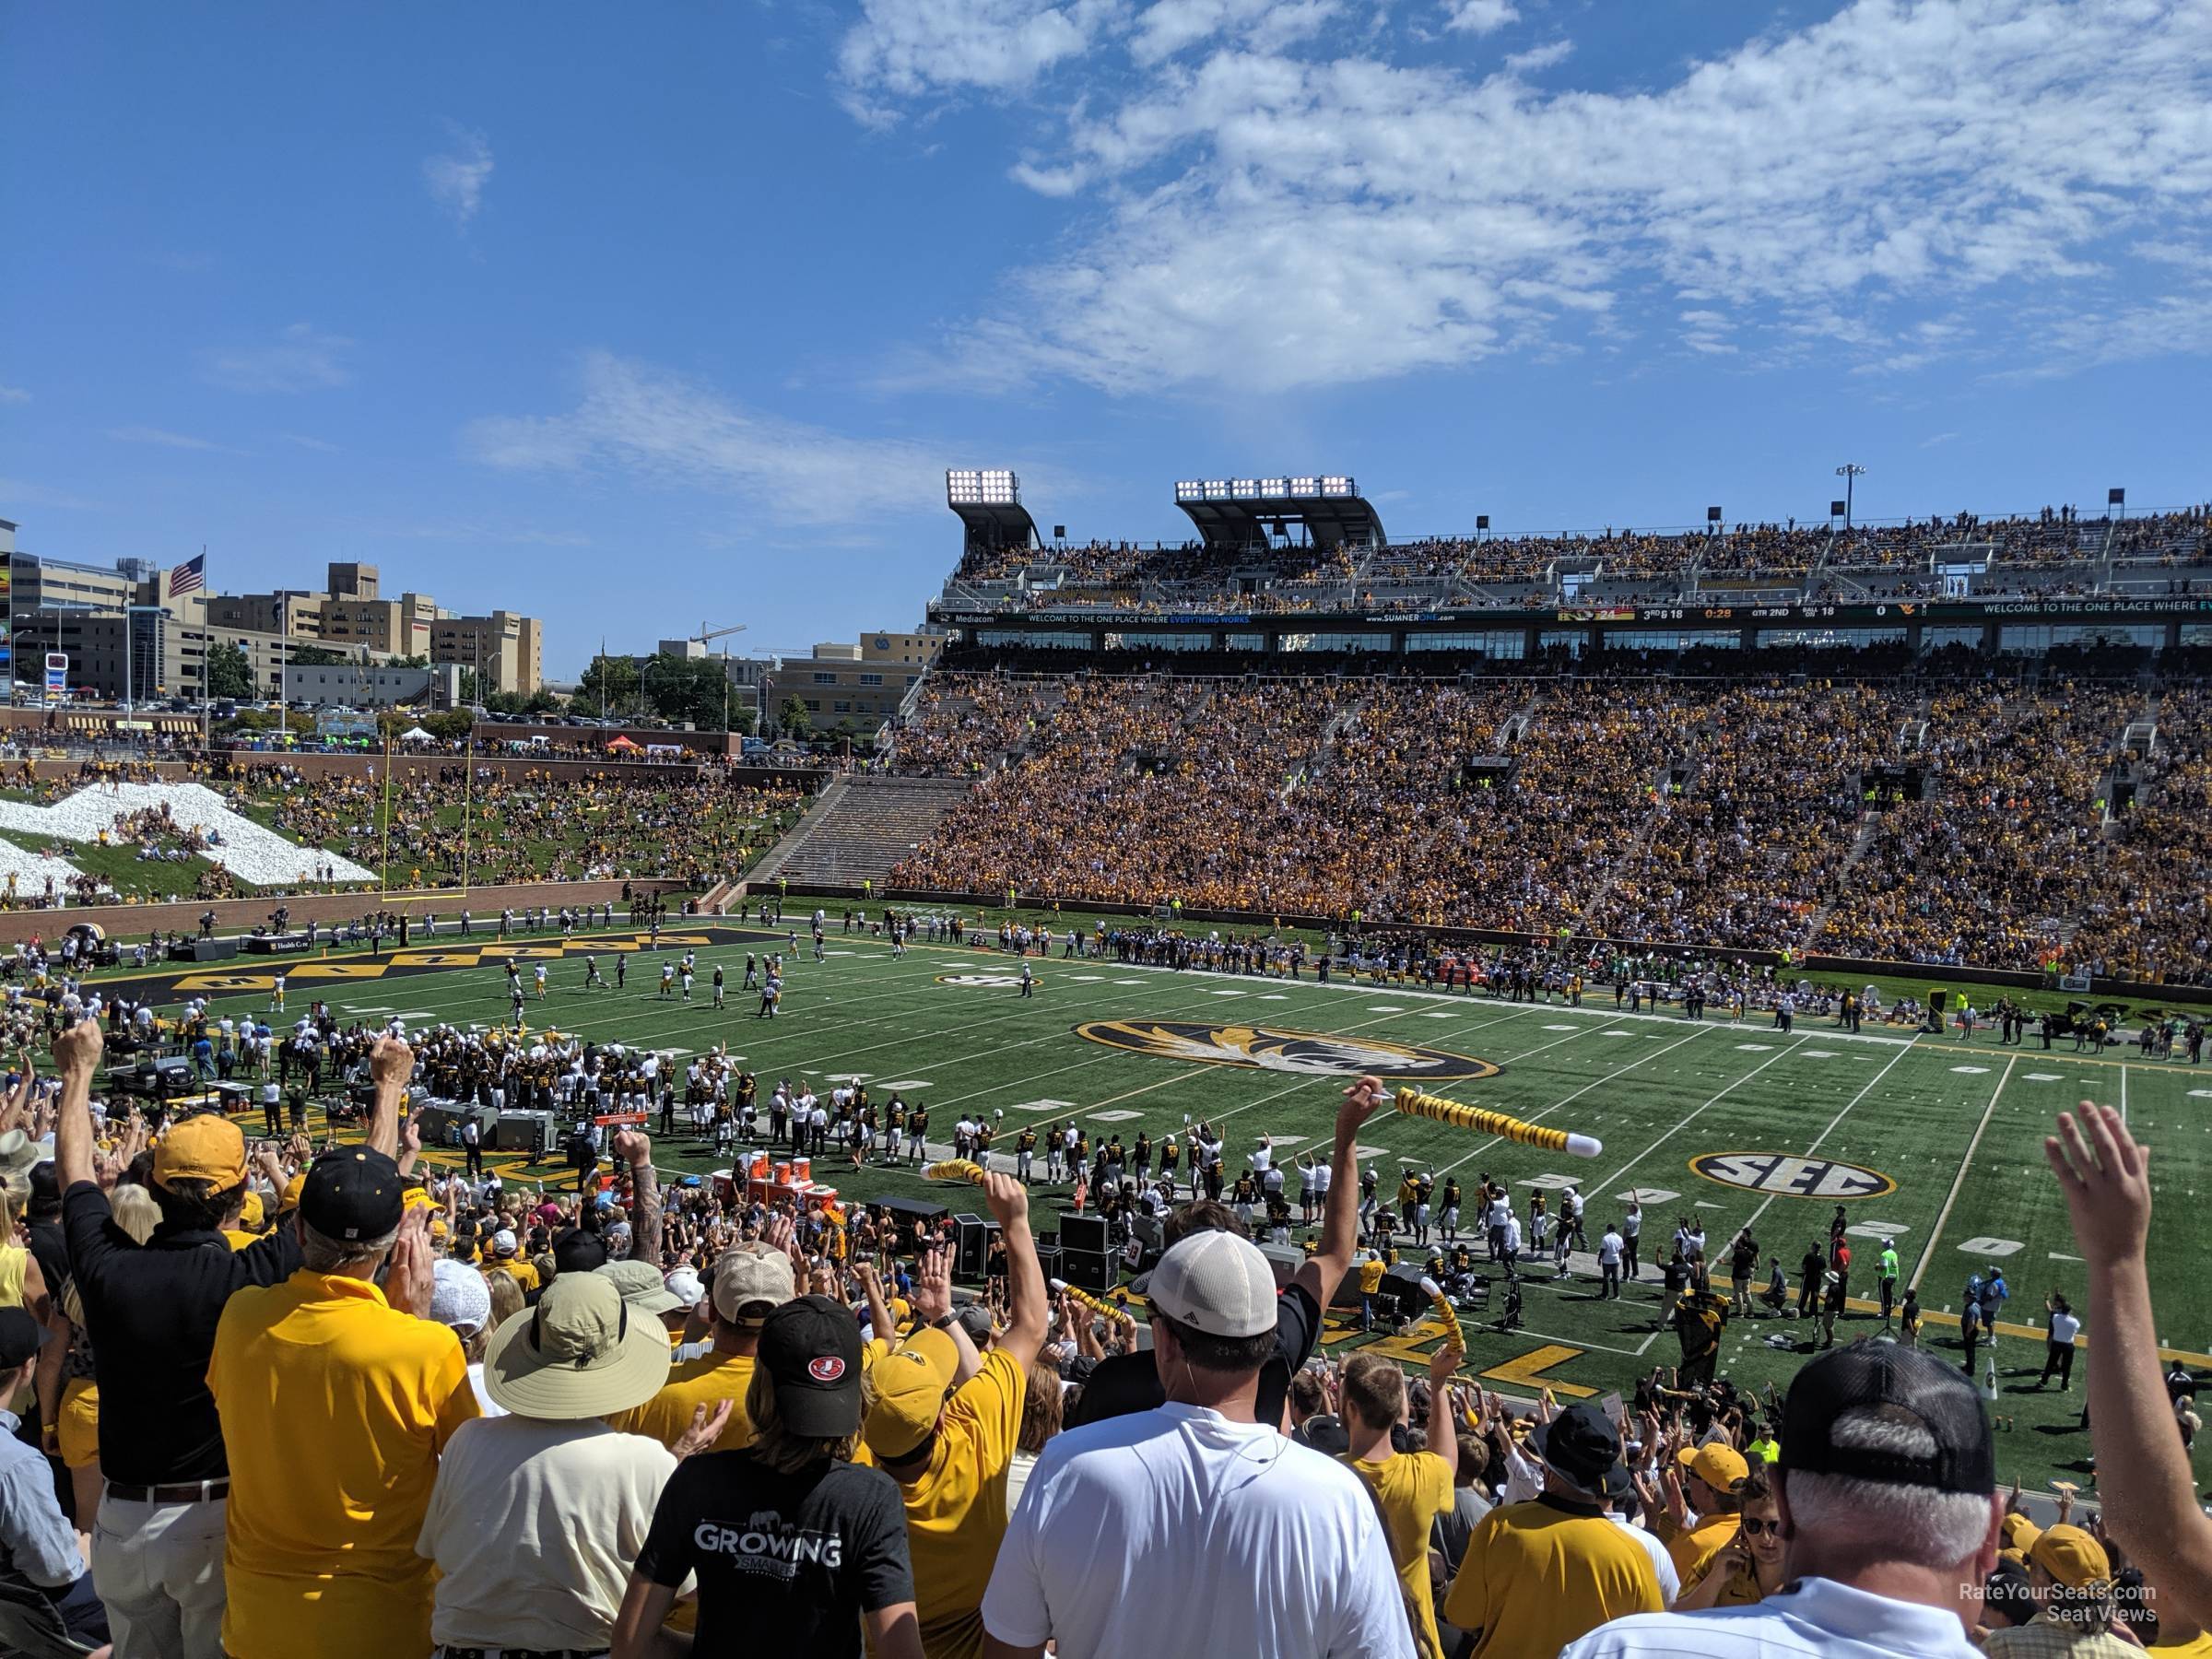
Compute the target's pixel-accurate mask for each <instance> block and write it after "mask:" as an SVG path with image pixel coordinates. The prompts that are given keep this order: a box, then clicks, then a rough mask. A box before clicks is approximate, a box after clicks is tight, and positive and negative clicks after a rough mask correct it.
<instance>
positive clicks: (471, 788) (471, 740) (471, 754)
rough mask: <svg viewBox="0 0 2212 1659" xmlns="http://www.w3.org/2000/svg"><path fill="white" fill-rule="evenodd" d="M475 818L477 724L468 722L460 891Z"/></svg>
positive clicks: (479, 688) (479, 692)
mask: <svg viewBox="0 0 2212 1659" xmlns="http://www.w3.org/2000/svg"><path fill="white" fill-rule="evenodd" d="M483 689H484V687H483V681H482V679H481V677H479V678H478V680H477V695H478V696H479V697H480V696H481V695H482V694H483ZM476 819H477V724H476V722H475V721H474V720H473V719H472V720H471V721H470V722H469V724H468V771H467V773H466V775H465V781H464V782H463V783H462V785H461V891H462V893H463V894H464V895H465V894H466V893H467V892H468V832H469V830H470V829H471V828H473V827H474V825H475V823H476Z"/></svg>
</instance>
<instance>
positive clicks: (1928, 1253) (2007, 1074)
mask: <svg viewBox="0 0 2212 1659" xmlns="http://www.w3.org/2000/svg"><path fill="white" fill-rule="evenodd" d="M2019 1063H2020V1057H2019V1056H2018V1054H2015V1055H2014V1056H2013V1057H2012V1058H2011V1059H2009V1060H2007V1061H2006V1062H2005V1070H2004V1073H2003V1075H2002V1076H2000V1077H1998V1078H1997V1086H1996V1088H1994V1089H1993V1090H1991V1091H1990V1096H1989V1104H1988V1105H1986V1106H1984V1107H1983V1108H1982V1121H1981V1122H1980V1123H1979V1124H1975V1125H1974V1138H1973V1139H1972V1140H1971V1141H1969V1142H1967V1143H1966V1156H1965V1157H1964V1158H1962V1159H1959V1173H1958V1174H1956V1175H1954V1176H1952V1177H1951V1190H1950V1194H1949V1195H1948V1196H1947V1197H1946V1198H1945V1199H1944V1201H1943V1208H1942V1210H1941V1211H1940V1212H1939V1213H1938V1214H1937V1216H1936V1218H1935V1226H1934V1227H1932V1228H1931V1229H1929V1230H1928V1246H1927V1248H1926V1249H1925V1250H1924V1251H1922V1252H1921V1253H1920V1265H1918V1266H1917V1267H1915V1268H1913V1269H1912V1279H1911V1281H1910V1282H1909V1283H1908V1285H1907V1286H1906V1288H1908V1289H1912V1290H1917V1289H1919V1288H1920V1281H1921V1277H1922V1276H1923V1275H1924V1274H1925V1273H1926V1272H1927V1270H1928V1265H1929V1264H1930V1263H1931V1262H1933V1261H1934V1260H1935V1246H1936V1244H1937V1243H1938V1242H1939V1241H1941V1240H1942V1238H1943V1229H1944V1224H1945V1223H1946V1222H1947V1221H1949V1220H1950V1218H1951V1206H1953V1205H1955V1204H1957V1203H1958V1202H1959V1189H1960V1188H1961V1187H1963V1186H1965V1185H1966V1172H1967V1171H1969V1170H1971V1168H1973V1164H1974V1148H1975V1147H1979V1146H1980V1145H1981V1144H1982V1132H1983V1130H1984V1129H1987V1128H1988V1127H1989V1119H1990V1114H1991V1113H1993V1112H1995V1111H1996V1109H1997V1097H1998V1096H1999V1095H2001V1094H2003V1093H2004V1092H2005V1085H2006V1084H2007V1083H2009V1082H2011V1081H2012V1068H2013V1067H2014V1066H2016V1065H2018V1064H2019Z"/></svg>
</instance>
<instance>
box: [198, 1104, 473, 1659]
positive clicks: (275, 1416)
mask: <svg viewBox="0 0 2212 1659" xmlns="http://www.w3.org/2000/svg"><path fill="white" fill-rule="evenodd" d="M401 1207H402V1206H401V1203H400V1177H399V1170H398V1166H397V1165H396V1164H394V1162H393V1160H392V1159H390V1158H389V1157H387V1156H386V1155H385V1154H383V1153H382V1152H378V1151H373V1150H371V1149H370V1148H368V1147H347V1148H344V1149H341V1150H335V1151H331V1152H326V1153H324V1155H323V1156H322V1157H321V1158H319V1159H316V1160H315V1162H314V1163H313V1164H312V1165H311V1166H310V1167H309V1170H308V1171H307V1180H306V1182H305V1184H304V1186H303V1187H302V1189H301V1192H300V1215H299V1218H298V1220H297V1222H296V1223H295V1225H296V1226H298V1228H299V1229H300V1246H301V1250H302V1253H303V1254H304V1256H305V1258H306V1265H304V1266H303V1267H301V1268H300V1271H299V1272H297V1273H295V1274H293V1275H292V1277H290V1278H288V1279H287V1280H285V1281H284V1283H282V1284H280V1285H271V1286H267V1287H265V1288H262V1287H255V1288H248V1289H244V1290H241V1291H239V1292H237V1293H236V1294H235V1295H233V1296H232V1297H231V1298H230V1300H229V1301H228V1302H227V1303H226V1304H224V1307H223V1313H222V1319H221V1321H220V1323H219V1324H218V1325H217V1326H216V1333H215V1351H214V1355H213V1357H212V1359H210V1360H209V1362H208V1367H207V1386H208V1388H209V1390H210V1391H211V1392H212V1393H213V1394H214V1395H215V1403H216V1410H217V1412H218V1415H219V1416H220V1418H221V1421H222V1429H223V1443H224V1446H225V1448H226V1449H227V1451H228V1452H229V1460H230V1503H229V1518H228V1532H227V1537H226V1542H225V1546H224V1557H223V1578H224V1584H225V1588H226V1592H227V1597H228V1599H227V1602H226V1605H225V1607H224V1612H223V1649H224V1652H225V1653H229V1654H230V1655H231V1656H232V1659H290V1656H291V1655H293V1654H296V1653H314V1654H315V1655H317V1659H384V1656H385V1655H389V1654H392V1653H427V1652H428V1651H429V1642H430V1594H431V1580H430V1568H429V1563H428V1562H427V1561H425V1560H423V1559H421V1558H420V1557H419V1556H418V1555H417V1554H416V1553H415V1540H416V1537H417V1535H418V1534H419V1533H420V1532H421V1530H422V1520H423V1515H424V1513H425V1512H426V1511H427V1509H428V1507H429V1498H430V1489H431V1487H432V1486H433V1485H434V1483H435V1482H436V1479H437V1475H438V1456H439V1453H440V1452H441V1450H442V1449H443V1447H444V1445H445V1443H446V1441H448V1440H449V1439H451V1438H452V1436H453V1432H454V1430H457V1429H459V1428H460V1427H461V1425H462V1424H463V1423H465V1422H466V1421H468V1420H469V1419H470V1418H474V1417H476V1416H477V1396H476V1392H475V1390H473V1389H472V1388H471V1387H470V1386H469V1383H468V1363H467V1360H466V1359H465V1357H464V1355H463V1353H462V1348H461V1343H460V1339H459V1338H458V1337H456V1336H455V1335H453V1332H452V1331H451V1330H449V1329H448V1328H447V1327H446V1326H444V1325H441V1324H432V1323H431V1322H430V1321H429V1320H428V1319H425V1318H418V1317H417V1316H416V1310H418V1309H427V1308H428V1307H429V1286H430V1278H431V1275H430V1266H431V1260H430V1252H429V1241H428V1238H427V1234H428V1231H429V1228H428V1225H427V1222H428V1217H427V1214H426V1213H424V1212H421V1211H418V1212H416V1213H415V1214H414V1215H412V1216H410V1217H409V1218H408V1219H407V1220H406V1223H405V1225H403V1224H402V1221H401ZM387 1254H389V1255H391V1257H392V1258H393V1264H392V1272H391V1275H390V1277H389V1288H390V1291H391V1295H392V1298H393V1300H391V1301H389V1302H388V1301H387V1300H385V1294H386V1293H385V1291H383V1290H380V1289H378V1288H377V1287H376V1286H375V1285H374V1284H372V1283H371V1276H372V1275H373V1274H374V1273H375V1272H376V1269H377V1267H378V1266H379V1265H381V1264H382V1262H383V1260H384V1258H385V1256H386V1255H387Z"/></svg>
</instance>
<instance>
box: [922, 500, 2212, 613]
mask: <svg viewBox="0 0 2212 1659" xmlns="http://www.w3.org/2000/svg"><path fill="white" fill-rule="evenodd" d="M2208 515H2212V510H2208V509H2206V508H2204V507H2192V508H2186V509H2183V510H2181V511H2179V512H2164V513H2149V514H2144V515H2141V516H2138V517H2136V518H2125V519H2112V518H2105V517H2097V518H2085V517H2083V516H2081V515H2080V514H2078V513H2077V512H2075V511H2074V510H2073V509H2072V508H2063V507H2062V508H2052V507H2046V508H2044V509H2042V510H2041V512H2036V513H2031V514H2022V515H2018V516H2009V517H1997V518H1984V517H1983V516H1982V515H1980V514H1978V513H1970V512H1960V513H1956V514H1953V515H1951V516H1949V517H1935V518H1928V519H1908V520H1903V521H1900V522H1894V523H1887V524H1864V523H1862V524H1853V525H1852V526H1851V527H1850V528H1849V529H1848V530H1845V529H1841V528H1838V527H1836V526H1834V525H1831V524H1827V523H1820V524H1799V523H1797V522H1796V521H1795V520H1794V519H1792V520H1787V521H1785V522H1783V523H1781V524H1758V523H1742V524H1735V525H1733V526H1707V527H1705V528H1702V529H1697V530H1656V531H1653V530H1645V531H1638V530H1631V529H1615V528H1613V527H1611V526H1607V527H1606V528H1605V529H1604V530H1602V531H1595V532H1591V531H1566V532H1562V533H1560V534H1559V535H1490V534H1487V533H1486V534H1483V535H1472V536H1427V537H1421V538H1418V539H1416V540H1411V541H1406V542H1395V543H1390V544H1388V545H1385V546H1382V547H1341V546H1340V547H1335V548H1333V549H1327V550H1323V549H1316V548H1307V547H1265V548H1253V549H1250V550H1247V551H1244V552H1231V551H1223V550H1220V549H1215V548H1208V547H1206V546H1205V545H1204V544H1203V543H1199V542H1189V543H1184V544H1181V545H1178V546H1169V545H1166V544H1159V545H1148V544H1138V543H1132V542H1092V543H1088V544H1086V545H1083V546H1080V547H1052V548H1046V549H1041V550H1040V549H1030V548H1022V547H1004V548H987V549H979V550H976V551H972V552H970V553H969V554H967V555H965V556H964V557H963V558H962V559H961V561H960V564H959V567H958V568H957V569H956V571H954V574H953V582H954V583H955V584H959V587H960V596H961V597H962V598H963V600H964V601H967V602H974V601H975V600H976V599H977V598H978V597H979V595H978V594H977V593H976V592H975V591H974V589H973V588H972V587H971V586H970V585H968V584H972V583H977V582H991V583H1000V582H1011V581H1012V580H1013V579H1014V578H1015V577H1017V576H1018V575H1020V574H1021V573H1022V572H1024V571H1056V572H1057V575H1056V577H1055V578H1054V580H1053V581H1052V582H1047V583H1043V584H1034V583H1033V584H1030V585H1027V586H1025V587H1023V588H1022V589H1020V590H1019V591H1018V592H1007V593H1005V594H994V595H991V597H993V598H995V599H1000V600H1003V601H1004V602H1005V603H1006V605H1007V606H1010V607H1012V608H1047V609H1066V608H1081V607H1083V606H1110V607H1112V608H1116V609H1130V610H1157V611H1172V610H1185V611H1202V612H1207V613H1217V612H1218V613H1221V614H1231V613H1244V612H1251V613H1264V612H1268V611H1280V610H1299V609H1306V608H1311V607H1313V606H1327V605H1344V604H1346V603H1347V600H1348V601H1350V602H1352V603H1356V604H1357V606H1359V608H1362V609H1378V610H1385V611H1387V610H1392V609H1401V608H1412V607H1415V606H1426V605H1433V604H1435V603H1438V602H1439V600H1440V597H1441V598H1443V599H1448V601H1449V602H1450V603H1453V604H1458V605H1481V604H1485V603H1503V604H1520V603H1523V602H1524V600H1525V599H1526V597H1527V595H1525V594H1523V593H1522V592H1521V591H1520V590H1522V589H1524V588H1526V587H1529V586H1530V585H1532V584H1540V585H1545V586H1549V585H1550V584H1551V583H1552V582H1554V580H1555V578H1556V577H1557V576H1558V574H1559V572H1561V571H1573V572H1576V573H1577V574H1579V575H1594V576H1595V577H1596V578H1597V579H1600V580H1603V581H1605V582H1612V583H1618V582H1656V583H1665V584H1669V585H1667V586H1664V587H1659V588H1654V589H1653V591H1652V592H1651V593H1650V594H1648V595H1645V596H1646V597H1648V598H1649V599H1650V601H1651V602H1652V603H1664V602H1665V600H1666V599H1667V598H1669V597H1679V589H1678V587H1676V586H1673V585H1672V584H1674V583H1677V582H1679V580H1680V579H1682V578H1684V577H1686V576H1688V575H1690V574H1692V573H1693V572H1694V573H1697V574H1699V575H1700V576H1705V575H1710V576H1714V577H1722V578H1726V577H1742V576H1763V577H1776V578H1784V579H1790V580H1803V579H1805V578H1806V577H1807V576H1808V575H1809V574H1810V573H1811V572H1812V571H1814V570H1816V569H1817V568H1828V569H1834V570H1844V571H1861V572H1865V571H1888V572H1892V573H1910V572H1912V571H1921V572H1926V571H1929V570H1930V569H1931V567H1932V564H1933V563H1934V562H1937V561H1940V559H1942V558H1943V556H1944V554H1945V553H1946V552H1947V550H1952V549H1955V550H1957V551H1958V552H1959V554H1960V555H1961V556H1962V557H1967V558H1971V559H1987V560H1988V561H1989V562H1990V563H1991V564H1992V565H1994V566H1996V567H2002V568H2006V569H2011V570H2013V571H2016V572H2017V573H2018V574H2019V575H2020V576H2021V577H2022V579H2023V580H2024V579H2026V577H2027V575H2028V573H2029V572H2030V571H2037V570H2041V571H2052V570H2056V569H2059V568H2061V567H2065V566H2070V565H2084V564H2086V563H2088V562H2089V561H2094V560H2099V559H2104V558H2107V557H2110V558H2112V559H2121V560H2129V561H2137V562H2142V563H2147V564H2155V565H2158V566H2159V567H2167V566H2171V567H2174V568H2181V567H2183V566H2189V565H2193V564H2197V563H2201V562H2203V561H2204V560H2205V559H2206V556H2207V553H2208V552H2212V547H2208V545H2207V541H2206V520H2207V516H2208ZM1231 573H1234V574H1235V575H1236V576H1237V577H1238V579H1239V580H1238V581H1237V582H1235V583H1230V582H1228V581H1226V580H1225V578H1226V577H1227V576H1229V575H1230V574H1231ZM1347 583H1350V584H1354V586H1353V588H1352V589H1351V590H1350V591H1347ZM2091 586H2093V583H2092V582H2087V581H2085V582H2084V583H2083V586H2082V589H2081V591H2083V592H2088V591H2089V590H2090V588H2091ZM1400 588H1405V589H1409V590H1418V594H1419V595H1420V596H1418V597H1417V596H1414V595H1408V594H1398V593H1395V592H1394V590H1395V589H1400ZM1491 589H1494V590H1499V591H1497V592H1488V593H1486V590H1491ZM1924 591H1929V592H1934V591H1936V590H1935V587H1933V586H1930V587H1928V588H1926V589H1925V590H1924ZM1617 596H1618V595H1617Z"/></svg>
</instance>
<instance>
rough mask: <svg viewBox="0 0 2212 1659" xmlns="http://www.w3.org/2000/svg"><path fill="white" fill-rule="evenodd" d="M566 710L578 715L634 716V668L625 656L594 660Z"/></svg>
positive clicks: (636, 687)
mask: <svg viewBox="0 0 2212 1659" xmlns="http://www.w3.org/2000/svg"><path fill="white" fill-rule="evenodd" d="M569 707H570V708H571V710H573V711H574V712H577V713H579V714H589V715H594V716H598V715H619V714H630V713H635V712H637V707H638V665H637V664H636V662H635V661H633V660H632V659H631V658H629V657H626V656H595V657H594V658H593V659H592V661H591V665H590V666H589V667H587V668H585V669H584V671H583V677H582V679H580V680H578V681H577V682H576V695H575V696H574V697H572V698H571V699H570V700H569Z"/></svg>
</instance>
